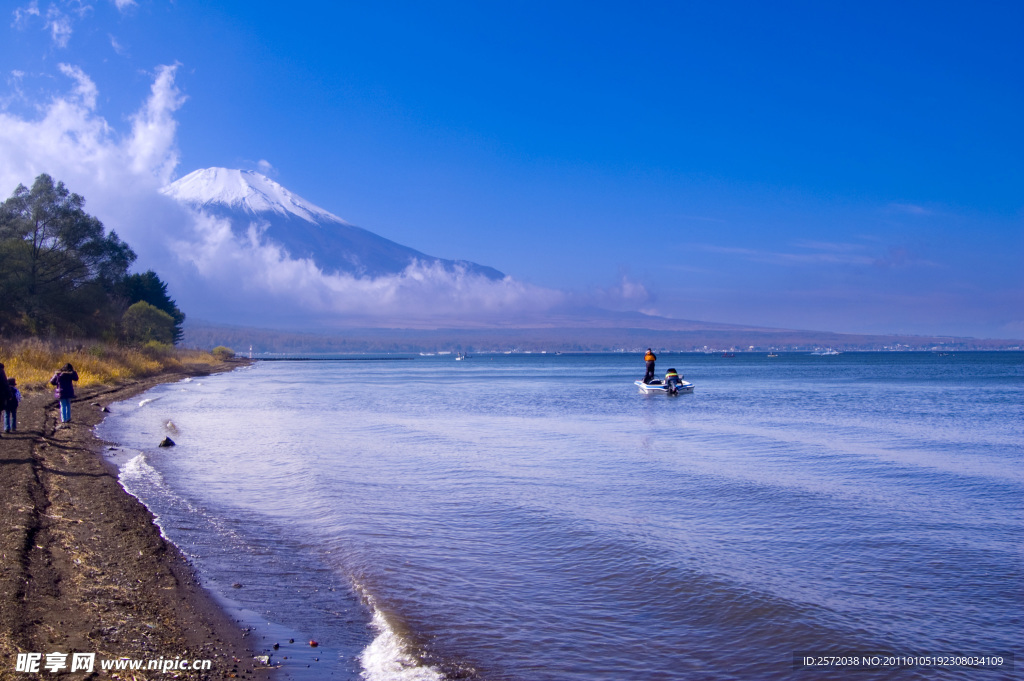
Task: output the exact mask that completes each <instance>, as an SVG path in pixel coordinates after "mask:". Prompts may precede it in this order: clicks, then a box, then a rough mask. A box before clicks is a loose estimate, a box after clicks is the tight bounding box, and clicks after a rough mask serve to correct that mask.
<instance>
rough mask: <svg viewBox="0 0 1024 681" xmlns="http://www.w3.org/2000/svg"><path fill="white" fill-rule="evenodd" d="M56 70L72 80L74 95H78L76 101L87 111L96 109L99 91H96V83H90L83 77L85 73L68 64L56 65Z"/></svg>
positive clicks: (86, 77) (90, 81)
mask: <svg viewBox="0 0 1024 681" xmlns="http://www.w3.org/2000/svg"><path fill="white" fill-rule="evenodd" d="M57 68H59V69H60V72H61V73H63V74H64V75H65V76H67V77H68V78H71V79H73V80H74V81H75V82H76V83H77V86H76V87H75V90H74V93H75V94H76V95H78V100H79V102H80V103H81V105H82V106H83V107H85V109H86V110H87V111H92V110H93V109H95V108H96V96H97V95H98V94H99V91H98V90H97V89H96V83H94V82H92V79H91V78H89V76H87V75H85V72H84V71H82V69H80V68H78V67H77V66H72V65H70V64H58V65H57Z"/></svg>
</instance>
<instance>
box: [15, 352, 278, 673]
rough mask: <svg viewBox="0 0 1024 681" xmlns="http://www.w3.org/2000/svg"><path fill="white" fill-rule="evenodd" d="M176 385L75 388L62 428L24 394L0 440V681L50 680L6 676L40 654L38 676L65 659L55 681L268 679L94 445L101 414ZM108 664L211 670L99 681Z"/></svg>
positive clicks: (39, 395) (46, 398) (241, 634)
mask: <svg viewBox="0 0 1024 681" xmlns="http://www.w3.org/2000/svg"><path fill="white" fill-rule="evenodd" d="M226 368H230V365H226ZM187 375H188V374H184V373H174V374H164V375H161V376H157V377H153V378H148V379H144V380H140V381H138V382H134V383H131V384H128V385H122V386H118V387H101V388H94V389H81V390H79V391H78V392H79V394H78V397H77V398H76V400H75V401H74V403H73V407H72V421H73V423H72V424H70V425H66V426H58V423H57V421H58V418H57V406H56V403H55V402H54V400H53V397H52V393H51V392H50V391H44V392H33V393H29V394H27V395H25V397H24V400H23V402H22V404H21V407H20V409H19V411H18V430H17V432H16V433H10V434H4V435H3V436H2V439H0V514H2V515H0V568H2V569H0V679H27V678H32V677H38V676H39V675H40V674H42V675H44V676H49V675H50V672H49V671H47V670H46V669H45V668H44V667H42V666H41V668H40V670H39V672H38V673H35V674H32V673H20V672H18V671H16V669H17V662H18V656H19V654H20V653H41V654H42V658H41V661H40V665H45V664H46V663H47V655H48V654H49V653H54V652H59V653H64V654H67V659H66V661H65V664H66V665H67V666H66V667H65V668H63V669H60V670H59V671H61V672H62V673H61V674H60V676H61V677H62V678H115V679H143V678H146V679H148V678H163V679H166V678H198V679H220V678H247V679H253V678H255V679H266V678H270V674H271V672H270V670H268V669H266V668H261V667H259V665H257V664H254V661H253V652H252V651H251V650H250V649H249V647H248V645H247V639H246V636H245V635H246V632H245V631H243V630H242V628H241V627H240V626H239V625H238V624H237V623H236V622H234V621H233V620H232V619H231V618H230V617H229V616H228V615H227V614H226V613H224V612H223V611H222V610H221V608H220V607H219V606H218V605H217V603H216V602H215V601H214V599H213V597H212V596H211V595H210V594H209V593H208V592H206V591H205V590H204V589H203V588H202V587H201V586H200V585H199V584H198V581H197V579H196V577H195V575H194V572H193V570H192V569H191V567H190V566H189V564H188V562H187V561H186V560H185V559H184V557H183V556H182V555H181V554H180V552H179V551H177V549H176V548H175V547H174V546H173V545H171V544H170V543H168V542H167V541H165V540H164V539H163V538H162V537H161V535H160V531H159V529H158V528H157V527H156V525H155V524H154V522H153V516H152V514H151V513H150V512H149V511H148V510H147V509H146V508H145V507H144V506H143V505H142V504H141V503H140V502H139V501H138V500H137V499H135V498H134V497H132V496H131V495H129V494H128V493H126V492H125V491H124V489H123V488H122V487H121V486H120V484H119V483H118V480H117V471H116V469H115V468H114V467H113V466H112V465H111V464H109V463H108V462H107V461H105V459H104V457H103V455H102V452H103V450H104V448H105V447H107V446H109V445H108V443H104V442H101V441H99V440H97V439H96V438H95V437H94V435H93V427H94V426H95V425H96V424H97V423H98V422H99V421H101V420H102V419H103V417H104V416H105V414H104V412H103V411H102V408H103V406H104V405H107V404H109V403H111V402H114V401H117V400H123V399H127V398H130V397H132V396H133V395H137V394H139V393H141V392H143V391H145V390H147V389H148V388H151V387H152V386H154V385H156V384H158V383H164V382H170V381H175V380H178V379H180V378H184V377H185V376H187ZM72 653H95V660H96V662H95V666H94V671H93V674H88V673H85V672H81V671H77V672H75V673H70V671H69V670H70V669H71V662H72ZM117 658H129V659H133V660H144V661H146V662H147V663H148V661H149V660H160V659H162V660H163V661H177V660H178V659H179V658H180V659H182V660H190V661H195V660H209V661H210V662H209V670H206V671H191V670H190V671H182V670H180V669H176V670H173V671H169V672H166V673H165V672H163V671H148V672H147V671H129V670H125V671H102V672H101V670H100V661H101V660H111V659H117ZM25 659H26V658H25V657H22V660H23V661H24V660H25ZM58 659H59V658H58ZM172 663H173V662H168V663H167V664H172ZM143 669H145V663H144V666H143Z"/></svg>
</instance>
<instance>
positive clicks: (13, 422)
mask: <svg viewBox="0 0 1024 681" xmlns="http://www.w3.org/2000/svg"><path fill="white" fill-rule="evenodd" d="M7 384H8V386H9V388H10V395H8V397H7V401H6V402H5V403H4V409H3V411H4V432H5V433H13V432H14V431H16V430H18V403H19V402H21V391H20V390H18V382H17V381H15V380H14V379H13V378H8V379H7Z"/></svg>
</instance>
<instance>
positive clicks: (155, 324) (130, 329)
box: [121, 300, 174, 345]
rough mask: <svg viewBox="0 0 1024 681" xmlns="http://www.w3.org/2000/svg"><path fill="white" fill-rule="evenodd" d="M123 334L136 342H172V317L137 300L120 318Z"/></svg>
mask: <svg viewBox="0 0 1024 681" xmlns="http://www.w3.org/2000/svg"><path fill="white" fill-rule="evenodd" d="M121 328H122V329H123V330H124V334H125V336H127V337H128V338H129V339H130V340H133V341H136V342H138V343H146V342H148V341H154V340H155V341H159V342H161V343H167V344H168V345H169V344H171V343H173V342H174V318H173V317H171V315H169V314H167V313H166V312H164V311H163V310H160V309H158V308H156V307H154V306H152V305H150V304H149V303H147V302H144V301H141V300H140V301H139V302H137V303H135V304H134V305H132V306H131V307H129V308H128V310H127V311H126V312H125V313H124V317H122V318H121Z"/></svg>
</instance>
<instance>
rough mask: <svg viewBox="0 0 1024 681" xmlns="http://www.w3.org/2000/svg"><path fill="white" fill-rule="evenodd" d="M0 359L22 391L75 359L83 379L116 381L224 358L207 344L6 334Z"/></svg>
mask: <svg viewBox="0 0 1024 681" xmlns="http://www.w3.org/2000/svg"><path fill="white" fill-rule="evenodd" d="M0 362H3V364H4V365H5V370H6V373H7V376H8V377H10V378H15V379H17V381H18V388H20V389H21V391H22V392H26V391H29V392H32V391H36V390H45V389H48V388H49V381H50V377H51V376H53V373H54V372H55V371H57V369H59V368H60V367H62V366H64V365H65V364H67V363H68V362H70V363H71V364H72V365H73V366H74V367H75V371H77V372H78V379H79V380H78V385H79V386H82V387H87V386H91V385H114V384H118V383H124V382H127V381H131V380H134V379H138V378H143V377H145V376H153V375H156V374H160V373H163V372H165V371H173V370H180V369H188V368H193V367H195V368H200V367H210V368H212V367H214V366H218V365H220V364H222V362H221V360H219V359H217V358H216V357H214V356H213V355H212V354H210V353H209V352H205V351H202V350H185V349H181V348H175V347H171V346H168V345H161V344H156V343H154V344H149V345H145V346H141V347H119V346H116V345H107V344H104V343H88V344H82V343H71V342H64V343H60V342H47V341H41V340H38V339H31V340H22V341H7V340H4V339H0Z"/></svg>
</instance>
